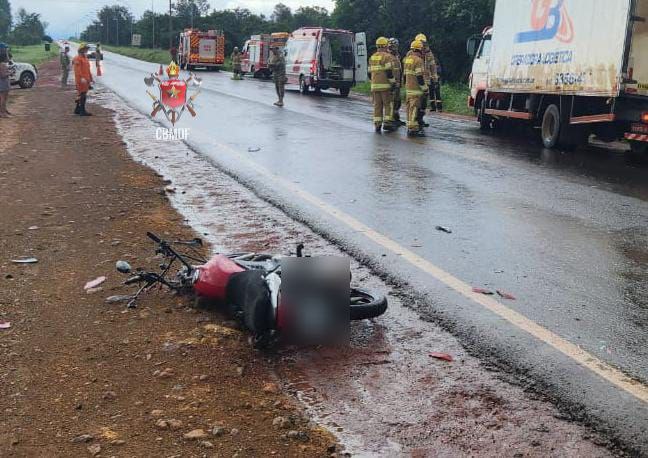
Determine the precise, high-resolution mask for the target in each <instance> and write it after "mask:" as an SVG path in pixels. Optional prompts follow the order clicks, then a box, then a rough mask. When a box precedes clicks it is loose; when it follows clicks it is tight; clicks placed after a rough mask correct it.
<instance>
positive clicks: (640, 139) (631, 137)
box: [625, 132, 648, 142]
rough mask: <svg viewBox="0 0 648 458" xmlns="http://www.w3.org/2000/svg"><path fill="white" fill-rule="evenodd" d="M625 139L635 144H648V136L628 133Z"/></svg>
mask: <svg viewBox="0 0 648 458" xmlns="http://www.w3.org/2000/svg"><path fill="white" fill-rule="evenodd" d="M625 138H626V140H632V141H635V142H648V135H646V134H631V133H629V132H628V133H626V134H625Z"/></svg>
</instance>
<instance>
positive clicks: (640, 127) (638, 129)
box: [632, 123, 648, 134]
mask: <svg viewBox="0 0 648 458" xmlns="http://www.w3.org/2000/svg"><path fill="white" fill-rule="evenodd" d="M632 132H634V133H635V134H648V125H647V124H638V123H635V124H632Z"/></svg>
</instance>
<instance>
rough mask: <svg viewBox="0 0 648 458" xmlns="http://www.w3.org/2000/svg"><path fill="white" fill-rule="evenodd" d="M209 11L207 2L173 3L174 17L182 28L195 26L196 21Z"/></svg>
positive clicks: (202, 0)
mask: <svg viewBox="0 0 648 458" xmlns="http://www.w3.org/2000/svg"><path fill="white" fill-rule="evenodd" d="M208 11H209V3H208V2H207V0H177V1H176V3H175V12H176V17H177V18H178V19H179V20H180V22H181V24H182V26H183V28H185V27H191V26H195V25H196V22H197V19H198V18H200V17H201V16H202V15H204V14H206V13H207V12H208Z"/></svg>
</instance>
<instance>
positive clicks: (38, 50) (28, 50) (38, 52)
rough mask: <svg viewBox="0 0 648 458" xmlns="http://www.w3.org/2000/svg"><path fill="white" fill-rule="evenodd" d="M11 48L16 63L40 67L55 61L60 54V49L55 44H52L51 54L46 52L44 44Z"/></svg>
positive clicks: (12, 46) (11, 46) (10, 45)
mask: <svg viewBox="0 0 648 458" xmlns="http://www.w3.org/2000/svg"><path fill="white" fill-rule="evenodd" d="M9 47H10V48H11V53H12V54H13V59H14V61H16V62H26V63H29V64H32V65H40V64H42V63H44V62H47V61H48V60H51V59H54V58H55V57H56V56H58V53H59V48H58V46H56V45H55V44H54V43H52V46H51V48H50V50H49V52H48V51H45V46H44V45H42V44H39V45H29V46H17V45H12V44H9Z"/></svg>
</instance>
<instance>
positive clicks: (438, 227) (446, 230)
mask: <svg viewBox="0 0 648 458" xmlns="http://www.w3.org/2000/svg"><path fill="white" fill-rule="evenodd" d="M436 230H437V231H440V232H445V233H446V234H452V230H451V229H450V228H447V227H445V226H437V227H436Z"/></svg>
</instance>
